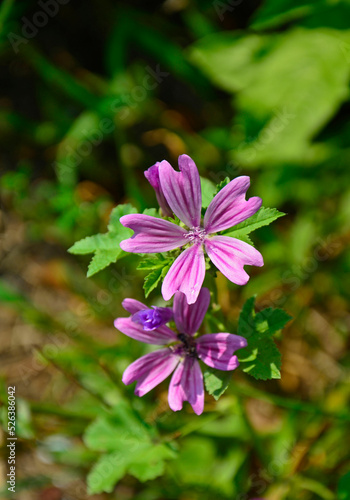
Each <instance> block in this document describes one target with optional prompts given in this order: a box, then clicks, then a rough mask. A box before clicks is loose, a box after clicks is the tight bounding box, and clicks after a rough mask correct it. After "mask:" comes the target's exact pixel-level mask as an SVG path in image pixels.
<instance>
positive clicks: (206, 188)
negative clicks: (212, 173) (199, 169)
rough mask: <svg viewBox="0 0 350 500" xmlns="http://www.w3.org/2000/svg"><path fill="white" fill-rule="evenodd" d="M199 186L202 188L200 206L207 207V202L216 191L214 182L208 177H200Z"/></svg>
mask: <svg viewBox="0 0 350 500" xmlns="http://www.w3.org/2000/svg"><path fill="white" fill-rule="evenodd" d="M200 179H201V188H202V207H203V208H207V207H208V206H209V203H210V202H211V200H212V199H213V198H214V196H215V193H216V187H215V184H213V183H212V182H211V181H210V180H209V179H206V178H205V177H201V178H200Z"/></svg>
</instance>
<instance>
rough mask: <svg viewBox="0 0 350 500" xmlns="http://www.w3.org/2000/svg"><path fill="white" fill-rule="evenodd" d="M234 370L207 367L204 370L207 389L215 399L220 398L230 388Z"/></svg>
mask: <svg viewBox="0 0 350 500" xmlns="http://www.w3.org/2000/svg"><path fill="white" fill-rule="evenodd" d="M231 376H232V372H231V371H228V372H224V371H220V370H214V369H213V368H207V369H206V370H205V372H204V384H205V388H206V390H207V391H208V392H209V394H210V395H211V396H213V397H214V399H216V400H218V399H219V398H220V397H221V396H222V395H223V393H224V392H225V391H226V389H227V388H228V385H229V382H230V379H231Z"/></svg>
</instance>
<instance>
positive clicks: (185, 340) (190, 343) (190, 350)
mask: <svg viewBox="0 0 350 500" xmlns="http://www.w3.org/2000/svg"><path fill="white" fill-rule="evenodd" d="M178 339H179V340H181V342H182V351H183V352H184V353H185V355H186V356H190V358H196V357H197V350H196V341H195V340H194V338H193V337H192V335H188V333H179V334H178Z"/></svg>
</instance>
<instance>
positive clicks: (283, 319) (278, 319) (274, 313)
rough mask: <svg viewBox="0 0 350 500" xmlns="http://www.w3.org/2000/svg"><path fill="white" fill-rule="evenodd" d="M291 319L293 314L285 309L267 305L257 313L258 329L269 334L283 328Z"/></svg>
mask: <svg viewBox="0 0 350 500" xmlns="http://www.w3.org/2000/svg"><path fill="white" fill-rule="evenodd" d="M291 319H292V316H290V315H289V314H288V313H287V312H286V311H285V310H284V309H274V308H272V307H267V308H266V309H263V310H262V311H260V312H258V313H257V314H256V315H255V323H256V326H257V330H258V331H259V332H260V333H262V332H264V333H265V332H266V333H268V334H269V335H272V334H274V333H275V332H277V331H278V330H282V328H284V326H285V325H286V324H287V323H288V321H290V320H291Z"/></svg>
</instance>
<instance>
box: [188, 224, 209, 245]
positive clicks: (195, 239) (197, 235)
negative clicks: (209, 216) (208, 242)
mask: <svg viewBox="0 0 350 500" xmlns="http://www.w3.org/2000/svg"><path fill="white" fill-rule="evenodd" d="M206 237H207V233H206V231H205V229H204V228H203V227H200V226H197V227H192V228H191V230H190V231H188V233H187V234H186V236H185V238H187V239H188V240H189V241H190V242H191V243H200V244H201V243H203V242H204V240H205V238H206Z"/></svg>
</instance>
